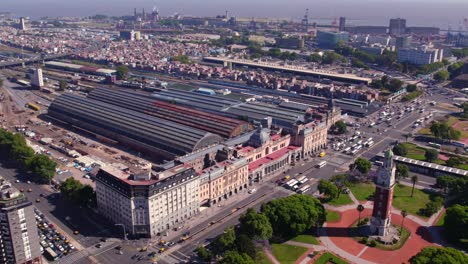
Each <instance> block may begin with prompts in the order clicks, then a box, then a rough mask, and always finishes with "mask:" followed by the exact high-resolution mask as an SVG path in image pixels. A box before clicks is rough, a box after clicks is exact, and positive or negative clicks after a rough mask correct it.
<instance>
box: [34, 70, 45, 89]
mask: <svg viewBox="0 0 468 264" xmlns="http://www.w3.org/2000/svg"><path fill="white" fill-rule="evenodd" d="M31 86H32V87H34V88H38V89H41V88H42V87H43V86H44V78H43V76H42V69H41V68H37V69H35V70H34V73H33V75H32V78H31Z"/></svg>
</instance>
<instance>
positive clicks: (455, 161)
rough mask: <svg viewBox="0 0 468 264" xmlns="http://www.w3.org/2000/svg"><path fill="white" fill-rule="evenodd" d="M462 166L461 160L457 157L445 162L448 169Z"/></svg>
mask: <svg viewBox="0 0 468 264" xmlns="http://www.w3.org/2000/svg"><path fill="white" fill-rule="evenodd" d="M461 164H463V160H462V159H461V158H459V157H450V158H449V159H448V160H447V161H446V162H445V165H446V166H449V167H457V166H460V165H461Z"/></svg>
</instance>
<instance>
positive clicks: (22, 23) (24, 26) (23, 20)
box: [19, 17, 26, 30]
mask: <svg viewBox="0 0 468 264" xmlns="http://www.w3.org/2000/svg"><path fill="white" fill-rule="evenodd" d="M19 26H20V29H21V30H26V19H25V18H24V17H20V24H19Z"/></svg>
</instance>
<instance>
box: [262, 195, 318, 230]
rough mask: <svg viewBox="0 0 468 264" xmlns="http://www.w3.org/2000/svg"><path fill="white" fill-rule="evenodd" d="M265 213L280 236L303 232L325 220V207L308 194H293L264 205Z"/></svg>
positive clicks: (263, 210) (263, 211)
mask: <svg viewBox="0 0 468 264" xmlns="http://www.w3.org/2000/svg"><path fill="white" fill-rule="evenodd" d="M261 211H262V213H264V214H265V215H266V216H267V217H268V219H269V221H270V223H271V226H272V228H273V234H274V235H275V236H278V237H290V236H296V235H298V234H301V233H303V232H304V231H305V230H307V229H309V228H311V227H312V226H321V225H322V224H323V223H324V222H325V209H324V207H323V205H322V204H321V203H320V201H319V200H318V199H316V198H314V197H312V196H308V195H297V194H296V195H291V196H288V197H284V198H279V199H275V200H272V201H270V202H268V203H266V204H263V205H262V208H261Z"/></svg>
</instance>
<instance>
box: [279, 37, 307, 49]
mask: <svg viewBox="0 0 468 264" xmlns="http://www.w3.org/2000/svg"><path fill="white" fill-rule="evenodd" d="M276 47H278V48H283V49H302V48H304V39H302V38H298V37H294V38H293V37H291V38H277V39H276Z"/></svg>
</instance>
